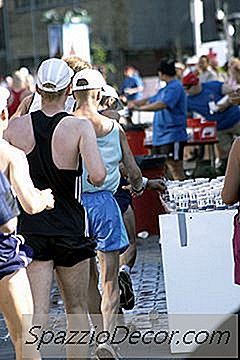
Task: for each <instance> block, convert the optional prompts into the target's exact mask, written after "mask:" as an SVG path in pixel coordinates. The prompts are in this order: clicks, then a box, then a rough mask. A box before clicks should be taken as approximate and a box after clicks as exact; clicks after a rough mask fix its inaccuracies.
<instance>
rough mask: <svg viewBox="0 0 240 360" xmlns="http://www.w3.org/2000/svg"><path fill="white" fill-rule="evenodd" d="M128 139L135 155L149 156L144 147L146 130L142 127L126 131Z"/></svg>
mask: <svg viewBox="0 0 240 360" xmlns="http://www.w3.org/2000/svg"><path fill="white" fill-rule="evenodd" d="M125 132H126V137H127V140H128V144H129V146H130V149H131V150H132V153H133V155H147V154H148V149H146V148H145V146H144V139H145V130H144V129H143V128H142V127H139V128H138V127H137V126H134V127H130V128H127V129H126V130H125Z"/></svg>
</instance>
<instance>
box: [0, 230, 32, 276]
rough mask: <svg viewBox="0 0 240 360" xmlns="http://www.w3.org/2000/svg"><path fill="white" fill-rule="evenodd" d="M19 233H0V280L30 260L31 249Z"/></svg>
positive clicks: (26, 264) (25, 265)
mask: <svg viewBox="0 0 240 360" xmlns="http://www.w3.org/2000/svg"><path fill="white" fill-rule="evenodd" d="M24 242H25V241H24V238H23V237H22V236H20V235H11V234H3V233H0V280H1V279H2V278H3V277H4V276H6V275H10V274H12V273H14V272H15V271H16V270H19V269H20V268H23V267H27V266H28V264H29V263H30V262H31V261H32V249H31V248H30V247H28V246H27V245H25V244H24Z"/></svg>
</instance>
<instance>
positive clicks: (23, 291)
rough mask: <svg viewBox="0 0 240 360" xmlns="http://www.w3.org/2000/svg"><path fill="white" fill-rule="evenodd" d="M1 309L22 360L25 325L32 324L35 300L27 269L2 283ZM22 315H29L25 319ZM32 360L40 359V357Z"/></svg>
mask: <svg viewBox="0 0 240 360" xmlns="http://www.w3.org/2000/svg"><path fill="white" fill-rule="evenodd" d="M0 294H1V296H0V309H1V311H2V312H3V315H4V318H5V320H6V323H7V326H8V329H9V332H10V335H11V339H12V342H13V344H14V347H15V352H16V360H22V359H23V355H22V330H23V323H25V325H26V321H27V322H29V326H31V324H32V314H33V299H32V293H31V288H30V285H29V280H28V277H27V273H26V269H20V270H18V271H16V272H15V273H14V274H12V275H8V276H5V277H4V278H3V279H2V280H1V281H0ZM22 315H28V317H25V318H23V316H22ZM27 327H28V325H27ZM32 359H40V356H39V355H36V357H32Z"/></svg>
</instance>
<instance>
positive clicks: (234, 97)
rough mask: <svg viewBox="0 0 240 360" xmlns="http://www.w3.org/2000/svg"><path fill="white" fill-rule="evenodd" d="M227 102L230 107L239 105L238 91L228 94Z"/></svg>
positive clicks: (239, 95) (239, 93)
mask: <svg viewBox="0 0 240 360" xmlns="http://www.w3.org/2000/svg"><path fill="white" fill-rule="evenodd" d="M229 102H230V104H232V105H240V89H238V90H236V91H234V92H233V93H231V94H229Z"/></svg>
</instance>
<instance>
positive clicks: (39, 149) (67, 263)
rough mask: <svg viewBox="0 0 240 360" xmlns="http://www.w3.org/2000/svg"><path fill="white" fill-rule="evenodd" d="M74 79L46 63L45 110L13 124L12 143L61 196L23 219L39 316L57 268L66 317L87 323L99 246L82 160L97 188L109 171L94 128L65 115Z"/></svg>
mask: <svg viewBox="0 0 240 360" xmlns="http://www.w3.org/2000/svg"><path fill="white" fill-rule="evenodd" d="M72 76H73V71H72V69H70V68H69V67H68V65H67V64H66V63H65V62H64V61H63V60H60V59H54V58H53V59H48V60H46V61H44V62H42V64H41V65H40V67H39V69H38V73H37V91H38V92H39V93H40V95H41V97H42V108H41V110H39V111H36V112H33V113H31V114H28V115H25V116H22V117H20V118H16V119H13V120H11V123H10V127H9V129H8V131H7V132H6V138H7V139H8V140H9V141H10V142H11V143H12V144H13V145H15V146H17V147H19V148H20V149H22V150H24V152H25V153H26V154H27V157H28V160H29V164H30V169H31V176H32V177H33V181H34V183H35V184H37V185H38V186H39V187H43V186H45V185H46V184H48V186H50V187H51V188H52V189H53V193H54V196H55V208H54V210H52V211H51V212H50V213H47V212H45V211H43V212H42V213H41V214H38V215H34V216H33V217H31V218H30V217H28V216H27V214H26V213H24V214H23V215H22V216H21V218H20V227H19V228H20V230H21V232H22V233H23V234H24V235H25V237H26V239H27V243H28V244H29V245H30V246H31V247H32V249H33V262H32V264H31V266H30V267H29V277H30V282H31V287H32V291H33V297H34V308H35V313H37V314H46V313H48V309H49V295H50V290H51V285H52V276H53V269H54V268H55V270H56V276H57V280H58V284H59V286H60V289H61V294H62V297H63V300H64V303H65V309H66V312H67V313H68V314H83V319H82V321H86V323H87V316H86V313H87V304H86V301H87V290H88V278H89V258H91V257H94V256H95V251H94V248H95V242H94V240H93V239H90V238H89V237H87V236H86V234H85V230H86V218H85V212H84V208H83V206H82V204H81V175H82V159H84V163H85V166H86V169H87V171H88V174H89V178H88V180H89V181H90V182H91V183H92V184H93V185H95V186H99V185H101V184H102V182H103V180H104V178H105V168H104V165H103V162H102V159H101V157H100V153H99V150H98V147H97V142H96V135H95V132H94V128H93V126H92V124H91V123H90V122H89V121H88V120H86V119H84V120H82V121H79V120H78V119H76V117H74V116H71V115H69V114H68V113H66V112H65V111H64V104H65V101H66V99H67V96H68V93H69V91H70V86H71V81H72ZM76 357H77V356H76ZM81 358H84V354H83V353H82V354H81Z"/></svg>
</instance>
